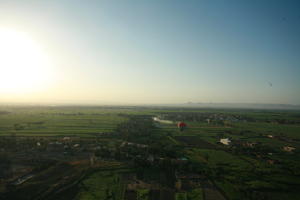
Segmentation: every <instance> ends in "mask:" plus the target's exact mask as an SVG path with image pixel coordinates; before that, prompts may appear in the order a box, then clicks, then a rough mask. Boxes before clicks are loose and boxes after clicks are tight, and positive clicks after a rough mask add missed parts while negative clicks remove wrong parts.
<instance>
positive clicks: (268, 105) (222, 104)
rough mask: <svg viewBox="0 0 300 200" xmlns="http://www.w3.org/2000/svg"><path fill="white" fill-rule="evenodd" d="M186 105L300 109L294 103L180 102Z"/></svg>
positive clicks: (299, 106)
mask: <svg viewBox="0 0 300 200" xmlns="http://www.w3.org/2000/svg"><path fill="white" fill-rule="evenodd" d="M178 106H184V107H200V108H250V109H284V110H300V105H292V104H259V103H194V102H187V103H183V104H178Z"/></svg>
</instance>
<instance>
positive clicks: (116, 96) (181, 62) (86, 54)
mask: <svg viewBox="0 0 300 200" xmlns="http://www.w3.org/2000/svg"><path fill="white" fill-rule="evenodd" d="M299 10H300V1H297V0H294V1H291V0H265V1H263V0H256V1H255V0H251V1H246V0H244V1H243V0H236V1H233V0H232V1H230V0H219V1H217V0H207V1H201V0H194V1H193V0H186V1H183V0H168V1H167V0H128V1H126V0H119V1H117V0H107V1H100V0H98V1H91V0H90V1H81V0H80V1H79V0H77V1H76V0H69V1H64V0H48V1H46V0H43V1H41V0H36V1H29V0H28V1H26V0H20V1H17V0H7V1H4V0H0V28H1V27H2V28H3V27H4V28H6V29H11V30H14V31H21V32H26V34H27V35H29V36H30V37H31V38H33V39H34V41H36V42H37V43H38V44H39V46H40V47H41V48H42V49H43V51H44V52H46V54H47V57H48V59H49V60H50V61H49V63H51V70H52V71H53V75H52V79H53V80H52V82H51V84H50V85H48V86H47V87H45V88H40V89H39V90H37V91H34V92H32V91H31V92H24V91H18V92H15V93H9V92H2V93H1V92H0V101H2V102H9V101H19V102H22V101H23V102H30V101H31V102H63V103H67V102H70V103H184V102H187V101H193V102H241V103H291V104H300V12H299ZM0 45H1V44H0ZM0 59H1V55H0ZM16 59H18V58H16ZM41 69H42V70H43V66H41ZM0 70H2V73H3V74H5V73H4V72H3V70H4V71H5V66H0ZM0 73H1V71H0ZM16 73H17V72H16ZM4 76H5V75H4ZM36 76H39V74H38V73H37V74H36ZM11 78H12V79H14V77H11ZM29 78H30V77H29ZM25 81H26V80H25ZM2 84H3V83H2Z"/></svg>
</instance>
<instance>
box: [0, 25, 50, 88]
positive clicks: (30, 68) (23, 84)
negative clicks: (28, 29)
mask: <svg viewBox="0 0 300 200" xmlns="http://www.w3.org/2000/svg"><path fill="white" fill-rule="evenodd" d="M0 44H1V45H0V58H1V59H0V72H1V73H0V92H2V93H26V92H32V91H37V90H40V89H44V87H46V85H47V84H48V81H49V79H50V74H51V73H50V71H49V70H50V69H49V60H47V57H46V55H45V54H44V53H43V51H42V50H41V48H40V47H39V45H38V44H37V43H36V42H35V41H34V40H33V39H32V38H30V36H28V35H27V34H26V33H24V32H18V31H15V30H10V29H0Z"/></svg>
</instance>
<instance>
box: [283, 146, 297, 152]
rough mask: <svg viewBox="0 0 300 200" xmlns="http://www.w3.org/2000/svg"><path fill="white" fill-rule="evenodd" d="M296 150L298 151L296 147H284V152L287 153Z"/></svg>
mask: <svg viewBox="0 0 300 200" xmlns="http://www.w3.org/2000/svg"><path fill="white" fill-rule="evenodd" d="M295 150H296V148H295V147H290V146H285V147H283V151H286V152H293V151H295Z"/></svg>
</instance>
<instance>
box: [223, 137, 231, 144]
mask: <svg viewBox="0 0 300 200" xmlns="http://www.w3.org/2000/svg"><path fill="white" fill-rule="evenodd" d="M220 143H222V144H224V145H230V143H231V140H229V139H228V138H222V139H220Z"/></svg>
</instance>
